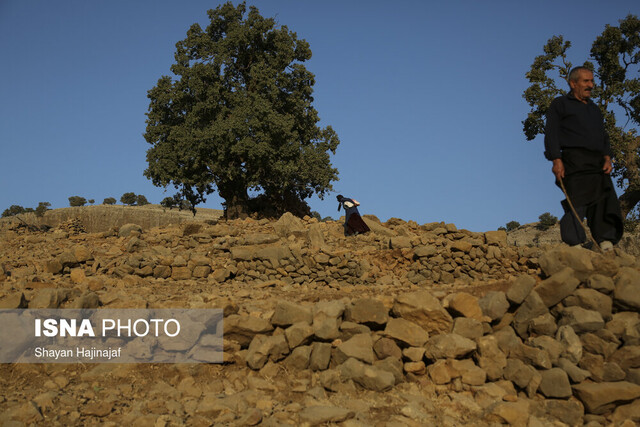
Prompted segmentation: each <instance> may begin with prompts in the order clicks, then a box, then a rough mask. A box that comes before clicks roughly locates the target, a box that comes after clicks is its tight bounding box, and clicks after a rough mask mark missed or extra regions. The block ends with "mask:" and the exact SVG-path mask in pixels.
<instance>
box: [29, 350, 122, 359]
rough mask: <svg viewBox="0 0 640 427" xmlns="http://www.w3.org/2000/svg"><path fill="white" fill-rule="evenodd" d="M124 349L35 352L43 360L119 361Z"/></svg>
mask: <svg viewBox="0 0 640 427" xmlns="http://www.w3.org/2000/svg"><path fill="white" fill-rule="evenodd" d="M121 350H122V348H121V347H118V348H117V349H113V348H111V347H109V348H107V349H101V348H95V347H90V348H86V347H76V349H75V350H72V349H48V348H45V347H36V348H35V350H34V352H33V353H34V356H35V357H38V358H42V359H54V360H58V359H66V358H78V359H89V360H93V359H106V360H111V359H117V358H119V357H120V352H121Z"/></svg>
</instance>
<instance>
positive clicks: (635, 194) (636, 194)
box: [618, 189, 640, 219]
mask: <svg viewBox="0 0 640 427" xmlns="http://www.w3.org/2000/svg"><path fill="white" fill-rule="evenodd" d="M618 200H619V201H620V211H621V212H622V219H625V218H626V217H627V215H628V214H629V212H631V211H632V210H633V208H635V207H636V205H637V204H638V202H640V190H629V189H627V190H626V191H625V192H624V193H623V194H622V196H620V198H619V199H618Z"/></svg>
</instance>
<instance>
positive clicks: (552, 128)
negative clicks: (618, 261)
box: [544, 67, 623, 251]
mask: <svg viewBox="0 0 640 427" xmlns="http://www.w3.org/2000/svg"><path fill="white" fill-rule="evenodd" d="M593 86H594V83H593V73H592V72H591V70H589V69H588V68H585V67H576V68H574V69H573V70H571V72H570V73H569V87H570V88H571V92H569V93H568V94H567V95H563V96H560V97H558V98H556V99H554V100H553V102H552V103H551V105H550V106H549V110H548V111H547V124H546V128H545V136H544V147H545V153H544V155H545V157H546V158H547V159H548V160H551V161H552V162H553V167H552V169H551V171H552V172H553V174H554V175H555V177H556V185H558V186H559V187H560V181H561V180H562V182H563V183H564V186H565V189H566V190H567V194H568V196H569V199H570V200H571V203H572V204H573V207H574V208H575V210H576V212H577V213H578V215H580V218H581V219H582V218H584V217H585V216H586V217H587V224H588V226H589V229H590V230H591V234H592V236H593V238H594V239H595V241H596V242H598V244H599V245H600V247H601V248H602V249H603V250H605V251H607V250H611V249H612V248H613V245H615V244H616V243H618V241H619V240H620V238H621V237H622V230H623V228H622V214H621V213H620V204H619V202H618V197H617V195H616V192H615V188H614V186H613V182H612V181H611V176H610V173H611V169H612V164H611V146H610V145H609V136H608V135H607V132H606V130H605V128H604V119H603V117H602V113H601V112H600V108H598V106H597V105H596V104H595V103H594V102H593V101H592V100H591V99H590V97H591V91H592V90H593ZM562 207H563V208H564V216H563V217H562V219H561V220H560V233H561V235H562V241H564V242H565V243H567V244H569V245H572V246H573V245H578V244H581V243H583V242H584V241H585V239H586V235H585V232H584V230H583V229H582V226H581V224H580V222H579V221H578V220H577V219H576V217H575V215H574V214H573V213H572V212H571V208H570V207H569V204H568V203H567V200H563V201H562Z"/></svg>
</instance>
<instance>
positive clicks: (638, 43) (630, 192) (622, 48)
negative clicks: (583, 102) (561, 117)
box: [522, 15, 640, 216]
mask: <svg viewBox="0 0 640 427" xmlns="http://www.w3.org/2000/svg"><path fill="white" fill-rule="evenodd" d="M570 47H571V42H570V41H565V40H564V38H563V37H562V36H553V37H551V38H550V39H549V40H548V41H547V43H546V44H545V45H544V48H543V50H544V54H542V55H539V56H537V57H536V58H535V59H534V61H533V64H532V65H531V69H530V70H529V72H528V73H527V74H526V76H527V79H528V80H529V82H530V83H531V86H529V87H528V88H527V89H526V90H525V92H524V95H523V97H524V98H525V99H526V100H527V102H528V103H529V105H530V107H531V110H530V112H529V114H528V115H527V118H526V119H525V120H524V121H523V122H522V123H523V125H524V133H525V135H526V137H527V140H532V139H534V138H535V137H536V135H539V134H543V133H544V126H545V121H544V116H545V113H546V111H547V109H548V108H549V105H550V104H551V101H553V99H554V98H555V97H557V96H560V95H562V94H564V93H565V89H566V88H568V85H567V78H568V75H569V71H571V69H572V68H573V66H572V64H571V62H570V61H569V60H568V59H567V51H568V49H569V48H570ZM590 59H591V60H590V61H589V60H588V61H586V62H585V63H584V64H581V65H584V66H585V67H587V68H589V69H591V70H593V72H594V75H595V76H596V80H597V81H596V83H597V85H596V87H595V88H594V90H593V92H592V96H591V98H592V99H593V101H594V102H595V103H596V104H597V105H598V106H599V107H600V109H601V110H602V114H603V115H604V118H605V127H606V129H607V132H608V133H609V138H610V142H611V148H612V151H613V161H614V169H613V173H612V176H613V177H614V178H616V179H617V183H618V186H619V187H621V188H623V189H624V193H623V194H622V195H621V196H620V205H621V208H622V213H623V215H624V216H626V215H627V214H628V213H629V212H630V211H631V210H633V209H634V207H635V206H636V205H637V204H638V202H640V162H639V159H640V156H639V155H640V152H639V150H640V137H639V136H638V126H640V79H639V78H638V65H639V64H640V20H638V17H637V16H635V15H628V16H627V17H626V18H624V19H621V20H620V21H619V25H618V26H610V25H607V26H606V27H605V29H604V31H603V32H602V34H600V35H599V36H598V37H597V38H596V39H595V40H594V42H593V44H592V45H591V51H590ZM558 79H560V81H561V82H563V84H562V87H558V86H557V85H556V83H557V81H558ZM567 90H568V89H567Z"/></svg>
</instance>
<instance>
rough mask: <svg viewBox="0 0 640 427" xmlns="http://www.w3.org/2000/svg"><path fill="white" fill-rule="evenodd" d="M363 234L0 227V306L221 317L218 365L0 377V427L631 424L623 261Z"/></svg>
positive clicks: (246, 225) (283, 223)
mask: <svg viewBox="0 0 640 427" xmlns="http://www.w3.org/2000/svg"><path fill="white" fill-rule="evenodd" d="M132 209H137V208H132ZM45 219H46V218H45ZM366 221H367V223H368V224H369V225H370V228H371V230H372V231H371V232H370V233H367V234H365V235H359V236H354V237H345V236H344V235H343V233H342V225H341V223H339V222H334V221H329V222H318V221H316V220H315V219H311V218H305V219H303V220H300V219H297V218H295V217H293V216H291V215H288V214H285V215H284V216H283V217H282V218H280V219H279V220H278V221H268V220H252V219H246V220H236V221H225V220H222V219H218V220H215V219H207V220H204V221H203V220H200V221H198V220H194V221H189V222H183V223H177V224H170V225H162V226H155V225H153V223H144V224H143V223H142V220H139V221H132V222H129V223H128V224H118V225H117V226H116V225H109V226H108V227H104V228H102V229H101V231H99V232H87V231H89V230H87V228H89V229H91V227H89V226H87V225H86V224H85V223H84V222H83V221H82V220H81V219H80V218H79V217H78V218H76V217H74V218H68V219H66V220H63V221H62V222H59V223H58V224H57V225H56V226H54V228H53V229H51V230H50V231H47V232H43V231H34V230H33V229H31V228H29V227H25V226H24V225H22V224H19V223H15V222H12V223H7V222H5V223H4V226H3V228H2V229H1V231H0V239H1V242H0V307H2V308H83V307H84V308H169V307H174V308H222V309H223V310H224V313H225V319H224V363H223V364H222V365H211V364H191V365H179V364H178V365H167V364H126V365H121V364H85V365H65V364H59V365H58V364H39V365H23V364H16V365H7V364H5V365H0V370H1V372H0V384H1V386H2V389H3V390H5V392H4V393H3V395H2V396H1V397H0V414H2V415H0V420H2V421H3V422H8V423H9V422H17V423H25V424H30V423H47V424H58V425H69V424H97V423H112V424H113V425H121V424H133V423H134V422H135V423H137V424H138V425H211V424H220V425H281V424H285V425H324V424H327V423H333V424H336V425H345V426H360V425H362V426H370V425H381V426H383V425H388V426H391V425H415V426H423V425H450V426H457V425H461V424H464V423H471V424H473V425H500V424H510V425H518V426H520V425H529V426H539V425H540V426H542V425H558V426H561V425H571V426H573V425H583V424H589V425H592V426H597V425H602V426H604V425H611V424H613V425H623V424H624V423H625V422H626V423H627V424H626V425H634V423H635V422H637V421H640V316H639V315H638V310H639V309H640V299H639V298H640V293H639V292H638V288H639V287H640V260H639V259H638V258H636V257H634V256H633V255H630V254H628V253H627V252H626V251H624V250H621V249H616V251H615V252H613V253H609V254H607V255H601V254H597V253H595V252H591V251H588V250H586V249H582V248H568V247H566V246H563V245H555V244H553V243H552V242H549V243H548V244H545V245H544V246H542V247H537V246H535V245H533V244H530V243H526V242H525V240H523V239H524V238H523V237H519V238H518V239H516V240H513V238H512V235H511V234H510V235H509V236H508V235H507V233H505V232H503V231H489V232H484V233H478V232H470V231H467V230H461V229H458V228H457V227H456V226H455V225H453V224H446V223H430V224H422V225H420V224H417V223H415V222H413V221H408V222H407V221H403V220H400V219H395V218H394V219H391V220H389V221H387V222H385V223H380V222H379V221H377V220H376V218H375V217H367V218H366ZM136 222H137V223H136ZM109 224H112V223H109ZM148 224H151V225H148ZM539 240H540V236H538V241H539ZM141 361H142V360H141ZM629 423H630V424H629Z"/></svg>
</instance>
